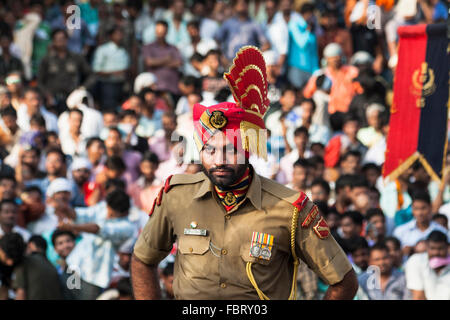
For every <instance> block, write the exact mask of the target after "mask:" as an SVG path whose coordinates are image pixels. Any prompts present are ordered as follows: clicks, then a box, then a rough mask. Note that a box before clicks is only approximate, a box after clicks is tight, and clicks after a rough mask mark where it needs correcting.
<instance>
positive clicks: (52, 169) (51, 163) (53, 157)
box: [45, 152, 65, 176]
mask: <svg viewBox="0 0 450 320" xmlns="http://www.w3.org/2000/svg"><path fill="white" fill-rule="evenodd" d="M64 166H65V164H64V162H63V160H62V159H61V155H60V154H59V153H56V152H52V153H50V154H48V155H47V159H46V161H45V168H46V170H47V173H48V174H49V175H52V176H61V175H62V173H63V170H64Z"/></svg>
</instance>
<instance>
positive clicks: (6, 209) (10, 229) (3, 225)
mask: <svg viewBox="0 0 450 320" xmlns="http://www.w3.org/2000/svg"><path fill="white" fill-rule="evenodd" d="M18 214H19V205H18V204H17V203H16V202H15V201H14V200H12V199H4V200H2V201H0V238H1V237H2V236H4V235H5V234H10V233H18V234H20V235H21V236H22V238H23V241H25V242H27V241H28V239H29V238H30V236H31V234H30V232H29V231H28V230H26V229H25V228H22V227H20V226H18V225H17V218H18Z"/></svg>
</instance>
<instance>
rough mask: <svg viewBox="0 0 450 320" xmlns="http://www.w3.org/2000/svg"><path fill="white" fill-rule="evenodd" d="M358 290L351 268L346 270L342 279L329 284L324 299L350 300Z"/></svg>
mask: <svg viewBox="0 0 450 320" xmlns="http://www.w3.org/2000/svg"><path fill="white" fill-rule="evenodd" d="M357 291H358V280H357V278H356V274H355V271H354V270H353V269H352V270H350V271H349V272H347V273H346V274H345V276H344V278H343V279H342V281H340V282H338V283H335V284H333V285H331V286H330V287H329V288H328V290H327V292H326V293H325V296H324V297H323V299H324V300H351V299H353V297H354V296H355V294H356V292H357Z"/></svg>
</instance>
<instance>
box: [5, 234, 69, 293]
mask: <svg viewBox="0 0 450 320" xmlns="http://www.w3.org/2000/svg"><path fill="white" fill-rule="evenodd" d="M25 249H26V246H25V243H24V241H23V239H22V237H21V236H20V235H19V234H17V233H10V234H8V235H5V236H4V237H2V238H0V251H3V254H0V256H1V259H2V260H4V261H2V263H5V264H6V265H9V266H13V267H14V271H13V281H12V284H11V288H12V289H13V290H14V291H15V295H16V298H15V299H16V300H61V299H62V298H63V296H62V291H61V286H60V282H59V278H58V273H57V271H56V269H55V267H53V265H52V264H51V263H50V262H49V261H48V260H47V258H46V257H45V254H43V253H41V252H33V253H31V254H30V255H26V256H25Z"/></svg>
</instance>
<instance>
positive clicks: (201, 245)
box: [178, 235, 210, 255]
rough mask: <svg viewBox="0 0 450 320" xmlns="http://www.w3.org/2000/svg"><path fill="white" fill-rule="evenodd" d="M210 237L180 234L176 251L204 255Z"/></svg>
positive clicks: (207, 248)
mask: <svg viewBox="0 0 450 320" xmlns="http://www.w3.org/2000/svg"><path fill="white" fill-rule="evenodd" d="M209 242H210V237H209V236H207V237H203V236H189V235H182V236H180V237H179V239H178V251H179V252H180V253H181V254H187V255H204V254H205V253H206V252H207V251H208V250H209Z"/></svg>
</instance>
